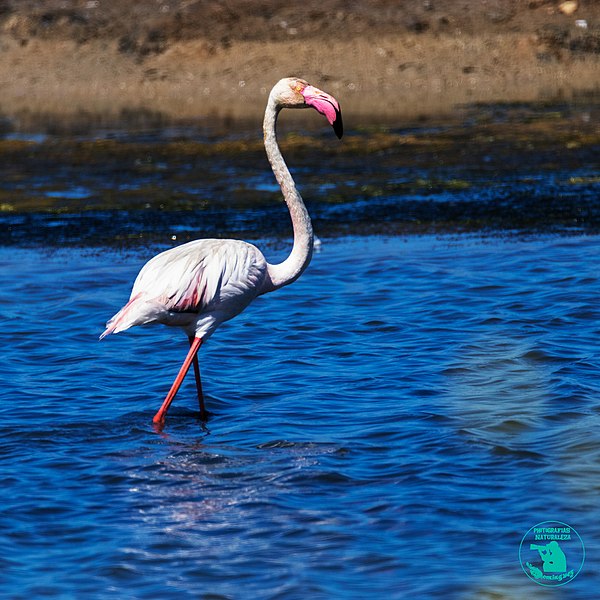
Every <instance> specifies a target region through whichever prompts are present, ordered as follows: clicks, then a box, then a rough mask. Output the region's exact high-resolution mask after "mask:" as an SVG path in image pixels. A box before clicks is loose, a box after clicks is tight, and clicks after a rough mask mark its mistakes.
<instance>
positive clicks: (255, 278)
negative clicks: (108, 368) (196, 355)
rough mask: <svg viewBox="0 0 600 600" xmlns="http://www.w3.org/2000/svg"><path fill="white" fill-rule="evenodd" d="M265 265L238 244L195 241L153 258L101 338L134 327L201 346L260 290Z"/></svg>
mask: <svg viewBox="0 0 600 600" xmlns="http://www.w3.org/2000/svg"><path fill="white" fill-rule="evenodd" d="M266 275H267V261H266V260H265V257H264V256H263V254H262V252H261V251H260V250H259V249H258V248H256V246H253V245H252V244H248V243H246V242H242V241H239V240H212V239H208V240H195V241H193V242H189V243H187V244H184V245H182V246H178V247H177V248H171V249H170V250H167V251H165V252H162V253H161V254H158V255H157V256H155V257H154V258H152V259H151V260H150V261H148V262H147V263H146V265H145V266H144V267H143V268H142V270H141V271H140V273H139V274H138V276H137V278H136V280H135V283H134V284H133V289H132V291H131V296H130V298H129V302H128V303H127V304H126V305H125V306H124V307H123V308H122V309H121V310H120V311H119V312H118V313H117V314H116V315H115V316H114V317H113V318H112V319H110V321H108V323H107V324H106V331H105V332H104V333H103V334H102V336H101V338H103V337H105V336H106V335H108V334H110V333H119V332H120V331H125V330H126V329H129V328H130V327H133V326H134V325H147V324H150V323H162V324H163V325H171V326H177V327H181V328H183V329H184V331H185V332H186V333H187V334H188V336H195V337H200V338H202V339H203V340H206V339H207V338H208V337H209V336H210V335H211V334H212V333H213V331H214V330H215V329H216V328H217V327H218V326H219V325H220V324H221V323H223V322H224V321H227V320H229V319H231V318H232V317H235V316H236V315H237V314H239V313H240V312H242V311H243V310H244V309H245V308H246V306H248V304H250V302H252V300H254V298H256V296H257V295H259V294H260V293H261V292H262V291H263V288H264V289H265V290H266V288H265V287H264V283H265V279H266Z"/></svg>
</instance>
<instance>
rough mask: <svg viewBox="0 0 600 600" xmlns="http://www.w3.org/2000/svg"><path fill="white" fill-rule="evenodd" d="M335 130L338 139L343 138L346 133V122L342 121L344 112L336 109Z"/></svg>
mask: <svg viewBox="0 0 600 600" xmlns="http://www.w3.org/2000/svg"><path fill="white" fill-rule="evenodd" d="M333 131H335V135H337V136H338V139H339V140H341V139H342V136H343V135H344V123H343V122H342V113H341V112H339V111H336V115H335V121H334V122H333Z"/></svg>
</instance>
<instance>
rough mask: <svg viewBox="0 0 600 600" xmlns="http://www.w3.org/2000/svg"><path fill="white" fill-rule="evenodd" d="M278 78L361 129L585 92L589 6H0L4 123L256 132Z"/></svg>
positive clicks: (312, 1) (109, 0)
mask: <svg viewBox="0 0 600 600" xmlns="http://www.w3.org/2000/svg"><path fill="white" fill-rule="evenodd" d="M569 9H573V10H569ZM289 74H297V75H299V76H302V77H304V78H306V79H309V80H310V81H311V82H314V83H315V84H316V85H319V86H321V87H323V88H324V89H326V90H328V91H330V92H331V93H333V94H334V95H335V96H336V97H338V98H339V99H340V101H341V102H342V105H343V107H344V112H345V114H346V115H349V116H354V117H356V118H361V119H388V118H392V117H400V118H402V117H415V116H418V115H421V114H433V113H444V112H449V111H451V110H452V109H453V107H455V106H456V105H459V104H463V103H471V102H496V101H531V100H536V99H539V98H557V97H559V98H560V97H564V98H569V97H571V96H572V95H574V94H577V93H583V92H597V91H598V90H599V88H600V4H599V3H597V2H592V1H591V0H588V1H587V2H586V1H583V0H582V1H580V2H571V3H564V2H562V3H561V2H559V1H555V0H481V1H478V2H474V1H470V2H466V1H458V2H457V1H454V0H419V1H417V2H397V1H396V0H369V1H365V2H359V1H356V2H347V1H345V0H304V1H303V2H302V3H289V2H284V1H283V0H223V1H220V2H219V1H218V0H215V1H214V2H204V1H200V0H132V1H130V2H123V1H122V0H47V1H45V2H41V1H35V0H0V85H1V87H2V96H1V97H0V113H3V114H4V115H6V116H9V117H14V116H20V118H21V119H24V118H26V117H25V115H28V114H29V115H33V114H39V113H44V114H47V115H50V116H51V117H53V118H59V117H60V118H69V117H72V116H74V115H77V114H81V113H86V114H91V115H107V116H109V117H118V115H120V114H122V113H123V112H124V111H125V112H126V111H131V110H142V111H148V112H152V113H154V112H156V113H160V114H162V115H164V116H165V117H166V118H167V119H189V118H196V117H200V118H203V117H209V118H227V117H229V118H236V119H243V118H255V117H257V116H259V115H260V113H261V112H262V109H263V105H264V100H265V97H266V94H267V93H268V90H269V89H270V86H271V85H272V84H273V83H274V82H275V81H276V80H277V79H279V78H280V77H282V76H285V75H289Z"/></svg>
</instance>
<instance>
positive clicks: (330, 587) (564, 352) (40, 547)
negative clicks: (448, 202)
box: [0, 235, 600, 600]
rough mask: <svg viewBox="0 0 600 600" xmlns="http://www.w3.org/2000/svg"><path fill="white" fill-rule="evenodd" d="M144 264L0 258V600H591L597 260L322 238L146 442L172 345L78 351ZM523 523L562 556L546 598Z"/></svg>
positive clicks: (110, 342)
mask: <svg viewBox="0 0 600 600" xmlns="http://www.w3.org/2000/svg"><path fill="white" fill-rule="evenodd" d="M264 247H265V253H266V254H267V255H268V257H269V258H271V259H272V260H275V259H276V258H277V257H278V256H281V255H282V253H284V252H285V249H284V248H278V249H274V248H270V247H269V246H268V245H264ZM155 251H156V248H154V249H152V248H144V249H135V250H130V251H127V252H124V253H123V252H118V251H115V250H111V249H97V250H90V249H83V250H82V249H77V248H70V249H63V250H60V249H59V250H52V251H47V250H43V249H26V248H20V247H12V248H1V249H0V281H1V282H2V285H1V286H0V347H1V348H2V352H3V368H2V376H1V379H2V385H1V387H0V410H1V411H2V428H1V430H0V461H1V462H0V464H1V467H0V489H1V490H2V503H1V504H0V547H1V548H2V552H1V553H0V590H2V596H3V597H4V598H32V597H33V598H42V597H52V598H98V599H104V598H111V599H112V598H153V599H154V598H161V599H170V598H178V599H182V598H205V599H211V600H213V599H219V598H253V599H254V598H256V599H262V598H265V599H266V598H300V599H305V598H365V597H370V598H409V597H410V598H457V599H472V598H484V599H486V598H489V599H492V598H494V599H500V598H501V599H504V598H511V599H513V598H514V599H520V598H525V597H527V598H547V597H549V596H552V598H555V599H556V598H582V599H588V598H589V599H592V598H597V597H598V593H597V590H598V589H600V575H599V570H598V560H599V558H600V556H599V555H600V542H599V540H600V503H599V502H598V497H599V491H600V484H599V482H600V399H599V388H600V377H599V375H598V368H599V364H598V363H599V360H598V359H599V352H598V336H599V334H600V328H599V326H598V317H599V316H600V315H599V308H598V292H599V290H600V280H599V277H600V269H599V267H598V254H599V252H600V236H595V235H592V236H579V237H559V236H552V235H538V236H535V237H532V238H524V237H522V236H521V237H519V236H510V237H506V236H504V237H501V236H488V237H485V236H449V235H446V236H441V237H435V236H407V237H405V236H398V237H363V238H352V237H348V238H338V239H324V240H323V245H322V249H321V251H320V252H319V253H318V254H317V255H315V257H314V259H313V263H312V264H311V266H310V268H309V269H308V270H307V272H306V273H305V274H304V275H303V276H302V278H300V279H299V280H298V281H297V282H296V283H295V284H294V285H292V286H289V287H288V288H285V289H283V290H280V291H278V292H277V293H274V294H271V295H267V296H265V297H262V298H259V299H258V300H257V301H256V302H255V303H254V304H253V305H252V306H251V307H250V308H249V309H248V310H247V311H246V312H245V313H244V314H242V315H240V316H239V317H237V318H236V319H235V320H233V321H231V322H230V323H227V324H225V325H223V326H222V327H221V329H220V330H219V331H218V332H217V333H216V334H215V335H214V336H213V338H211V340H210V341H209V342H208V343H207V344H206V346H204V347H203V348H202V350H201V356H200V362H201V368H202V372H203V377H204V385H205V391H206V395H207V404H208V408H209V410H210V411H211V412H212V413H214V414H213V416H212V417H211V419H210V420H209V422H208V423H207V424H205V425H204V424H202V423H200V422H199V421H198V419H197V406H196V401H195V389H194V383H193V378H188V380H186V382H185V383H184V386H183V387H182V390H181V391H180V394H179V395H178V397H177V398H176V400H175V403H174V405H173V407H172V409H171V411H170V413H169V417H168V420H167V424H166V427H165V428H164V430H163V431H162V432H161V433H157V432H156V431H155V430H154V429H153V427H152V424H151V419H152V416H153V414H154V413H155V411H156V410H157V408H158V406H159V405H160V403H161V401H162V399H163V397H164V395H165V393H166V391H167V389H168V387H169V385H170V383H171V381H172V379H173V378H174V376H175V374H176V372H177V369H178V367H179V364H180V362H181V360H182V359H183V357H184V354H185V352H186V346H187V341H186V339H185V337H184V336H183V335H182V334H181V333H180V332H178V331H176V330H168V329H166V328H161V327H152V328H146V329H143V328H137V329H135V330H132V331H129V332H127V333H125V334H120V335H119V336H116V337H111V338H107V339H106V340H103V341H102V342H99V341H98V340H97V338H98V335H99V333H100V332H101V331H102V329H103V324H104V321H105V320H106V319H107V318H108V317H110V316H111V315H112V314H113V313H114V312H115V311H116V310H117V309H118V308H119V307H120V306H121V305H122V304H123V303H124V302H125V301H126V299H127V296H128V294H129V290H130V285H131V283H132V281H133V279H134V277H135V274H136V273H137V271H138V269H139V268H140V266H141V265H142V264H143V262H144V261H145V260H146V259H147V258H149V257H150V256H151V255H152V254H153V253H154V252H155ZM549 519H552V520H560V521H565V522H567V523H568V524H570V525H572V526H573V527H575V528H576V529H577V531H578V532H579V534H580V535H581V537H582V539H583V541H584V543H585V545H586V551H587V558H586V563H585V565H584V567H583V569H582V571H581V573H580V574H579V576H578V577H577V578H576V579H575V580H574V581H572V582H570V583H569V584H567V585H566V586H564V587H563V588H560V589H553V590H547V589H544V588H542V587H540V586H537V585H536V584H535V583H533V582H532V581H530V580H529V579H528V578H527V577H526V576H525V574H524V573H523V571H522V570H521V567H520V564H519V558H518V550H519V543H520V541H521V538H522V536H523V535H524V534H525V532H526V531H527V530H528V529H529V528H530V527H531V526H533V525H535V524H536V523H539V522H541V521H545V520H549Z"/></svg>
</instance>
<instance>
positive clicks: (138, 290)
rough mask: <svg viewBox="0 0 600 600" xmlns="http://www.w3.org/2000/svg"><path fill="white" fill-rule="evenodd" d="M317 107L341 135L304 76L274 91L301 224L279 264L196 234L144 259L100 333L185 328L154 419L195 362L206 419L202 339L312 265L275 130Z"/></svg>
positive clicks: (273, 156) (280, 170)
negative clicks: (286, 112)
mask: <svg viewBox="0 0 600 600" xmlns="http://www.w3.org/2000/svg"><path fill="white" fill-rule="evenodd" d="M292 107H295V108H306V107H312V108H315V109H316V110H317V111H318V112H320V113H321V114H323V115H325V117H326V118H327V120H328V121H329V123H330V124H331V125H332V126H333V129H334V131H335V132H336V134H337V136H338V137H340V138H341V137H342V133H343V126H342V115H341V112H340V107H339V104H338V102H337V100H335V98H333V97H332V96H330V95H329V94H326V93H325V92H322V91H321V90H319V89H317V88H315V87H313V86H311V85H309V84H308V83H307V82H306V81H304V80H302V79H297V78H293V77H289V78H286V79H282V80H281V81H279V82H278V83H277V84H276V85H275V86H274V87H273V89H272V90H271V93H270V95H269V100H268V103H267V108H266V110H265V119H264V123H263V131H264V138H265V150H266V152H267V157H268V159H269V162H270V163H271V167H272V169H273V173H274V175H275V178H276V179H277V182H278V183H279V185H280V187H281V190H282V192H283V197H284V200H285V202H286V204H287V206H288V209H289V211H290V217H291V220H292V226H293V229H294V246H293V248H292V252H291V254H290V256H289V257H288V258H287V259H286V260H284V261H283V262H282V263H280V264H278V265H271V264H269V263H267V261H266V260H265V257H264V256H263V255H262V253H261V252H260V250H258V248H256V247H255V246H253V245H252V244H248V243H246V242H242V241H239V240H216V239H207V240H196V241H193V242H189V243H187V244H183V245H182V246H178V247H176V248H171V249H170V250H167V251H165V252H162V253H161V254H158V255H157V256H155V257H154V258H152V259H151V260H150V261H148V262H147V263H146V265H144V267H143V268H142V270H141V271H140V273H139V274H138V276H137V278H136V280H135V282H134V284H133V289H132V291H131V295H130V298H129V302H128V303H127V304H126V305H125V306H124V307H123V308H122V309H121V310H120V311H119V312H118V313H117V314H116V315H115V316H114V317H112V319H110V320H109V321H108V323H107V324H106V330H105V331H104V333H103V334H102V335H101V336H100V339H102V338H104V337H106V336H107V335H109V334H111V333H119V332H120V331H125V330H126V329H129V328H130V327H133V326H134V325H147V324H150V323H162V324H163V325H170V326H176V327H181V328H182V329H183V330H184V331H185V333H186V334H187V335H188V338H189V341H190V350H189V352H188V355H187V357H186V359H185V361H184V362H183V365H182V366H181V369H180V370H179V374H178V375H177V378H176V379H175V381H174V382H173V385H172V386H171V389H170V390H169V393H168V394H167V397H166V398H165V400H164V402H163V404H162V406H161V408H160V410H159V411H158V412H157V413H156V415H155V417H154V422H155V423H158V424H161V425H162V424H163V423H164V420H165V416H166V414H167V411H168V409H169V406H170V404H171V402H172V401H173V398H174V397H175V394H176V393H177V391H178V390H179V387H180V385H181V382H182V381H183V378H184V377H185V375H186V374H187V372H188V370H189V368H190V366H191V365H192V364H193V365H194V374H195V377H196V387H197V390H198V401H199V405H200V415H201V418H203V419H205V418H206V415H207V413H206V409H205V407H204V397H203V394H202V384H201V381H200V369H199V366H198V357H197V353H198V350H199V348H200V345H201V344H202V342H203V341H204V340H206V339H207V338H208V337H209V336H210V335H211V334H212V333H213V332H214V331H215V329H216V328H217V327H218V326H219V325H220V324H221V323H223V322H224V321H227V320H229V319H231V318H232V317H235V316H236V315H237V314H239V313H240V312H242V311H243V310H244V309H245V308H246V307H247V306H248V304H250V302H252V300H254V298H256V296H259V295H260V294H264V293H266V292H271V291H273V290H276V289H278V288H280V287H282V286H284V285H288V284H290V283H292V282H293V281H295V280H296V279H297V278H298V277H299V276H300V275H301V274H302V272H303V271H304V269H306V267H307V266H308V263H309V262H310V259H311V256H312V250H313V242H314V236H313V231H312V224H311V222H310V217H309V215H308V212H307V210H306V207H305V205H304V202H303V201H302V197H301V196H300V194H299V193H298V190H297V189H296V186H295V184H294V180H293V179H292V176H291V174H290V171H289V169H288V168H287V165H286V164H285V161H284V160H283V156H282V155H281V151H280V150H279V145H278V144H277V137H276V134H275V125H276V121H277V115H278V114H279V111H280V110H281V109H282V108H292Z"/></svg>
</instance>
